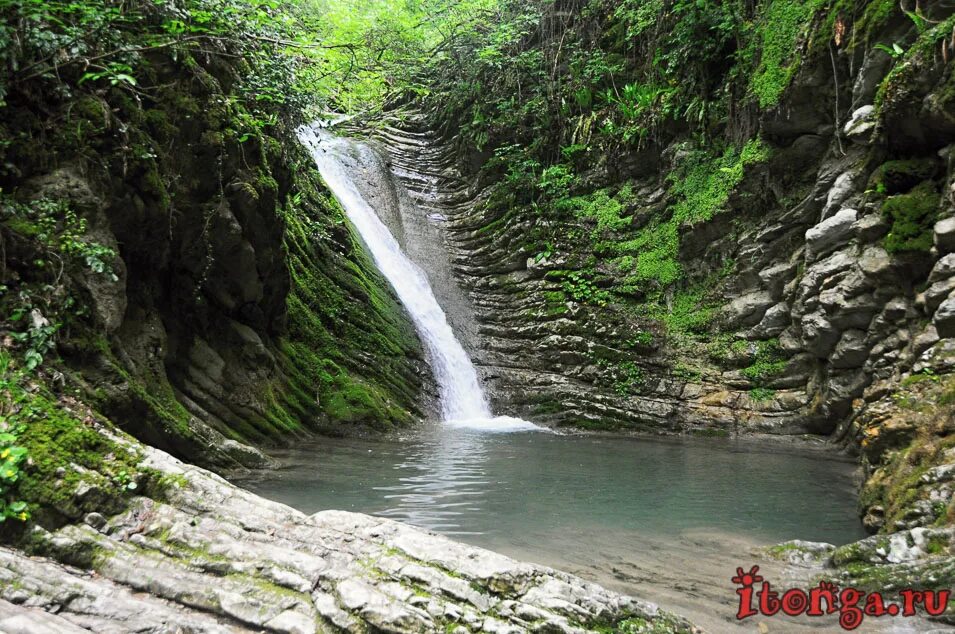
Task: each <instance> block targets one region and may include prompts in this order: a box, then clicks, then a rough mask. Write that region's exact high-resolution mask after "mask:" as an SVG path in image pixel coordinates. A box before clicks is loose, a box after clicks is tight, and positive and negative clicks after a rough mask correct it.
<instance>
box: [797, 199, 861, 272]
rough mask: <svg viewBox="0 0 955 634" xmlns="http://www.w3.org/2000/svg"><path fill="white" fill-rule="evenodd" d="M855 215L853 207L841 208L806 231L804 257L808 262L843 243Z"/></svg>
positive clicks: (856, 213)
mask: <svg viewBox="0 0 955 634" xmlns="http://www.w3.org/2000/svg"><path fill="white" fill-rule="evenodd" d="M857 216H858V212H857V211H856V210H855V209H849V208H846V209H842V210H840V211H839V213H837V214H836V215H834V216H832V217H831V218H827V219H826V220H823V221H822V222H820V223H819V224H817V225H816V226H814V227H812V228H811V229H809V230H808V231H806V259H807V260H809V261H810V262H812V261H815V260H818V259H819V258H820V257H821V256H823V255H826V254H827V253H830V252H831V251H833V250H835V249H837V248H838V247H840V246H842V245H843V244H845V243H846V242H847V241H848V240H849V238H850V237H851V236H852V226H853V224H854V223H855V221H856V218H857Z"/></svg>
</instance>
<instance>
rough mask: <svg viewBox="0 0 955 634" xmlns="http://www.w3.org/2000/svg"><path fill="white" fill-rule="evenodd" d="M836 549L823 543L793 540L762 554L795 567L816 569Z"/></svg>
mask: <svg viewBox="0 0 955 634" xmlns="http://www.w3.org/2000/svg"><path fill="white" fill-rule="evenodd" d="M835 549H836V547H835V546H833V545H832V544H827V543H825V542H809V541H805V540H802V539H793V540H790V541H788V542H783V543H781V544H776V545H775V546H770V547H769V548H767V549H766V550H765V551H764V552H765V553H766V555H767V556H768V557H770V558H772V559H776V560H778V561H784V562H786V563H789V564H793V565H795V566H810V567H817V566H820V565H822V564H824V563H825V562H826V561H828V559H829V556H830V555H831V554H832V551H834V550H835Z"/></svg>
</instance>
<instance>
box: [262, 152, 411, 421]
mask: <svg viewBox="0 0 955 634" xmlns="http://www.w3.org/2000/svg"><path fill="white" fill-rule="evenodd" d="M310 173H311V174H313V172H309V171H303V174H302V175H301V176H300V177H299V178H297V185H296V186H297V187H298V188H299V190H300V192H301V195H299V196H298V197H297V201H298V202H297V203H296V204H295V205H294V206H290V208H289V209H287V210H286V212H285V214H284V218H285V223H286V240H285V244H286V249H287V251H288V262H289V267H290V272H291V277H292V288H291V291H290V293H289V296H288V298H287V300H286V306H287V309H288V324H289V326H288V333H287V335H286V336H285V337H284V338H283V339H282V341H281V343H280V347H281V352H282V355H281V356H280V363H281V365H282V369H283V374H284V376H285V381H284V382H283V383H282V384H277V385H274V386H271V388H270V390H269V392H268V393H267V394H266V395H265V398H266V400H267V402H268V403H269V413H268V417H269V419H270V420H271V421H272V423H273V424H274V425H275V426H277V427H280V428H290V427H299V426H301V425H302V424H305V425H307V426H311V427H313V428H315V427H318V428H323V429H330V428H333V427H334V426H335V425H340V424H344V425H346V426H349V425H359V424H360V425H367V426H372V427H375V428H378V429H387V428H389V427H391V426H394V425H406V424H409V423H411V422H412V421H414V420H415V419H416V416H417V405H416V403H417V397H418V385H419V380H420V379H419V378H418V377H417V374H416V372H415V369H414V365H413V363H414V362H415V361H416V360H417V361H420V360H421V353H420V348H419V344H418V341H417V337H416V335H415V332H414V329H413V326H412V325H411V323H410V321H409V320H408V319H407V317H406V316H405V314H404V312H403V310H402V308H401V307H400V305H399V304H398V302H397V300H396V299H395V298H394V296H393V295H392V293H391V292H390V289H389V287H388V285H387V283H386V282H385V281H384V280H383V279H382V278H381V277H380V276H379V275H378V273H377V271H376V270H375V268H374V266H373V264H372V263H371V262H370V261H369V260H368V259H367V256H366V255H365V253H364V250H363V249H362V247H361V245H360V244H358V243H357V242H355V241H354V238H353V237H352V234H351V233H350V229H348V230H347V231H345V232H344V233H345V235H346V236H347V237H348V240H349V241H350V244H349V249H348V250H347V252H346V254H344V255H343V254H341V253H338V252H336V250H334V249H332V248H330V244H329V242H328V241H327V239H326V237H327V236H328V235H329V234H330V233H331V232H332V231H335V232H341V231H342V228H341V227H339V226H337V225H339V223H340V222H341V218H342V212H341V209H340V208H339V207H338V205H337V203H335V202H334V201H333V200H332V199H331V198H330V197H327V196H325V195H323V194H322V193H321V189H320V186H319V184H318V183H317V182H316V181H314V180H312V179H313V178H314V177H313V176H309V174H310ZM346 226H347V225H346Z"/></svg>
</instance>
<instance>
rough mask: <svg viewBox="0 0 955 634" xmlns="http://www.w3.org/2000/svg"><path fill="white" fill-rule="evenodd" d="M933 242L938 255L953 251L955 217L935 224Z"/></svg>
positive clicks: (954, 243)
mask: <svg viewBox="0 0 955 634" xmlns="http://www.w3.org/2000/svg"><path fill="white" fill-rule="evenodd" d="M934 240H935V248H936V249H938V252H939V253H950V252H952V251H955V216H953V217H950V218H945V219H943V220H939V221H938V222H936V223H935V236H934Z"/></svg>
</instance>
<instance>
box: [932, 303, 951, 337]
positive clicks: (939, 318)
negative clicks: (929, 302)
mask: <svg viewBox="0 0 955 634" xmlns="http://www.w3.org/2000/svg"><path fill="white" fill-rule="evenodd" d="M932 323H933V324H934V325H935V329H936V330H937V331H938V336H939V337H955V293H953V294H950V295H949V296H948V297H947V298H946V299H945V301H943V302H942V303H941V304H939V307H938V310H936V311H935V315H934V316H933V317H932Z"/></svg>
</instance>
